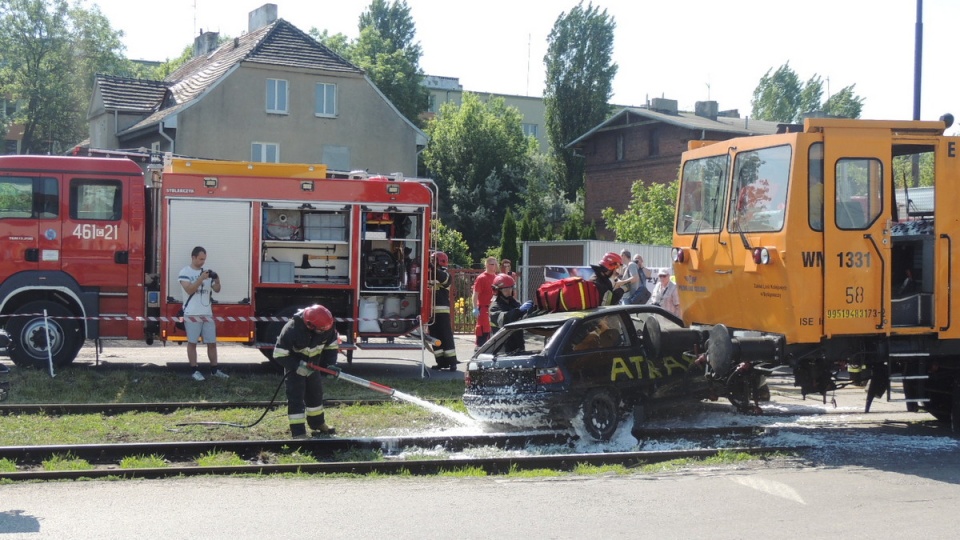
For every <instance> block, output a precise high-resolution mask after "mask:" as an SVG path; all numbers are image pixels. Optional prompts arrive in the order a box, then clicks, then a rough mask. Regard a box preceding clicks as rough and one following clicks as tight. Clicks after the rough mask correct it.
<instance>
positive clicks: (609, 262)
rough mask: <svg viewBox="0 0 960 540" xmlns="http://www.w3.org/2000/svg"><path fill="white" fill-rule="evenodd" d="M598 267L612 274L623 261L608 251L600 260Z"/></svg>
mask: <svg viewBox="0 0 960 540" xmlns="http://www.w3.org/2000/svg"><path fill="white" fill-rule="evenodd" d="M599 265H600V266H602V267H604V268H606V269H607V270H610V271H611V272H613V271H615V270H616V269H617V268H620V267H621V266H622V265H623V259H622V258H620V256H619V255H617V254H616V253H614V252H612V251H608V252H607V254H606V255H604V256H603V258H602V259H600V263H599Z"/></svg>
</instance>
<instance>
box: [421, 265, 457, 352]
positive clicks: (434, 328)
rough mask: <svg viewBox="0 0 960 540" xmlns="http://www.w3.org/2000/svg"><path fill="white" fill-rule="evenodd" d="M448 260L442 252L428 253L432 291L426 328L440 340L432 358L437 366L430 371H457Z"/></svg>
mask: <svg viewBox="0 0 960 540" xmlns="http://www.w3.org/2000/svg"><path fill="white" fill-rule="evenodd" d="M448 263H449V260H448V258H447V254H446V253H444V252H442V251H434V252H431V253H430V274H429V275H430V282H429V284H430V288H431V289H432V290H433V304H434V309H433V323H432V324H431V325H430V326H429V327H427V331H428V332H429V333H430V335H431V336H432V337H434V338H436V339H439V340H440V347H438V348H434V350H433V356H434V359H435V360H436V362H437V365H435V366H433V367H432V368H431V369H438V370H443V369H448V370H450V371H456V370H457V364H458V363H459V362H457V344H456V342H455V341H454V338H453V321H452V320H451V319H450V273H449V272H448V271H447V264H448Z"/></svg>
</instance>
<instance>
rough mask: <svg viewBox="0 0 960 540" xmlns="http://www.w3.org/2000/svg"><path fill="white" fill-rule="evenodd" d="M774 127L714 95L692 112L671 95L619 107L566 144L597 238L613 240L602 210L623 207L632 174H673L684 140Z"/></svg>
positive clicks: (661, 177) (668, 178) (657, 178)
mask: <svg viewBox="0 0 960 540" xmlns="http://www.w3.org/2000/svg"><path fill="white" fill-rule="evenodd" d="M777 129H778V124H777V123H776V122H766V121H762V120H752V119H750V118H740V115H739V114H738V112H737V111H736V110H732V111H718V106H717V102H716V101H698V102H697V103H696V106H695V111H694V112H684V111H679V110H678V108H677V101H676V100H672V99H663V98H656V99H653V100H651V101H650V104H649V105H647V106H645V107H624V108H622V109H620V110H618V111H617V112H615V113H614V114H613V115H611V116H610V117H609V118H607V120H605V121H604V122H602V123H601V124H599V125H597V126H595V127H594V128H593V129H591V130H590V131H588V132H586V133H584V134H583V135H581V136H580V137H578V138H577V139H576V140H574V141H572V142H571V143H570V144H568V145H567V146H568V148H573V149H574V151H575V152H576V153H577V155H580V156H582V157H583V160H584V164H585V168H584V194H585V198H584V216H585V217H586V220H587V222H588V223H589V222H591V221H594V222H595V223H596V224H597V235H598V236H599V237H600V238H601V239H605V240H612V239H613V237H614V234H613V232H612V231H610V230H608V229H607V228H606V227H605V223H604V221H603V217H602V212H603V210H604V209H605V208H613V209H615V210H616V211H618V212H623V211H626V209H627V207H628V206H629V204H630V197H631V191H630V188H631V187H632V186H633V183H634V182H635V181H637V180H642V181H643V182H644V184H646V185H651V184H654V183H661V184H668V183H670V182H672V181H673V180H675V179H676V178H677V173H678V170H679V167H680V155H681V154H682V153H683V152H684V151H685V150H686V149H687V142H689V141H692V140H710V141H722V140H726V139H731V138H733V137H742V136H748V135H767V134H771V133H776V132H777Z"/></svg>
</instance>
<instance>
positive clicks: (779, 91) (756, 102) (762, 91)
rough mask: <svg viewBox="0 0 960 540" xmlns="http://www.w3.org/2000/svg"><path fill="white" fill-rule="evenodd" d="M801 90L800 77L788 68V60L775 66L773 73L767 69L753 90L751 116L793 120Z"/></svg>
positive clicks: (782, 120) (772, 119)
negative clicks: (777, 66)
mask: <svg viewBox="0 0 960 540" xmlns="http://www.w3.org/2000/svg"><path fill="white" fill-rule="evenodd" d="M771 69H773V68H771ZM802 90H803V88H802V86H801V84H800V78H799V77H797V74H796V73H795V72H794V71H793V70H792V69H790V62H787V63H786V64H784V65H782V66H780V67H779V68H777V70H776V71H774V72H773V74H771V73H770V69H768V70H767V72H766V73H765V74H764V75H763V77H761V78H760V83H759V84H758V85H757V87H756V89H754V91H753V99H752V100H751V101H750V105H751V106H752V108H753V111H752V114H753V117H754V118H756V119H757V120H768V121H771V122H793V121H794V120H795V119H796V118H797V113H798V111H799V110H800V103H801V99H800V95H801V93H802ZM817 105H819V101H818V103H817Z"/></svg>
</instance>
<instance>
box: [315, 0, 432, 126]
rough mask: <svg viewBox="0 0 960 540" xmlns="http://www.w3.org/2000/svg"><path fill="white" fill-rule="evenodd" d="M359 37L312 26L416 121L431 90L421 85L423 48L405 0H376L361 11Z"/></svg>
mask: <svg viewBox="0 0 960 540" xmlns="http://www.w3.org/2000/svg"><path fill="white" fill-rule="evenodd" d="M359 32H360V34H359V37H358V38H357V39H356V40H354V41H350V40H349V39H348V38H347V37H346V36H345V35H343V34H334V35H329V34H328V33H327V31H326V30H324V31H323V32H320V31H318V30H317V29H316V28H311V29H310V35H311V36H313V37H314V38H316V39H317V40H318V41H320V42H321V43H323V44H324V45H325V46H326V47H327V48H329V49H330V50H332V51H333V52H335V53H336V54H338V55H340V56H342V57H343V58H345V59H347V60H348V61H350V62H351V63H353V64H355V65H356V66H357V67H359V68H360V69H362V70H364V72H366V74H367V76H368V77H369V78H370V80H371V81H372V82H373V84H375V85H376V86H377V88H379V89H380V91H381V92H383V94H384V95H385V96H387V99H389V100H390V102H391V103H393V105H394V106H395V107H396V108H397V110H399V111H400V113H401V114H403V115H404V116H405V117H406V118H407V119H408V120H410V121H411V122H413V123H414V124H417V125H420V113H422V112H423V111H425V110H427V103H428V99H429V95H430V94H429V92H428V91H427V89H426V88H424V87H423V85H421V84H420V83H421V81H422V80H423V70H421V69H420V57H421V56H422V55H423V51H422V50H421V48H420V44H419V43H417V42H416V25H415V24H414V22H413V17H412V16H411V14H410V8H409V7H408V6H407V2H406V0H398V1H396V2H388V1H385V0H373V1H372V2H370V5H369V6H368V7H367V9H366V10H365V11H364V12H363V13H361V14H360V19H359Z"/></svg>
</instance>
